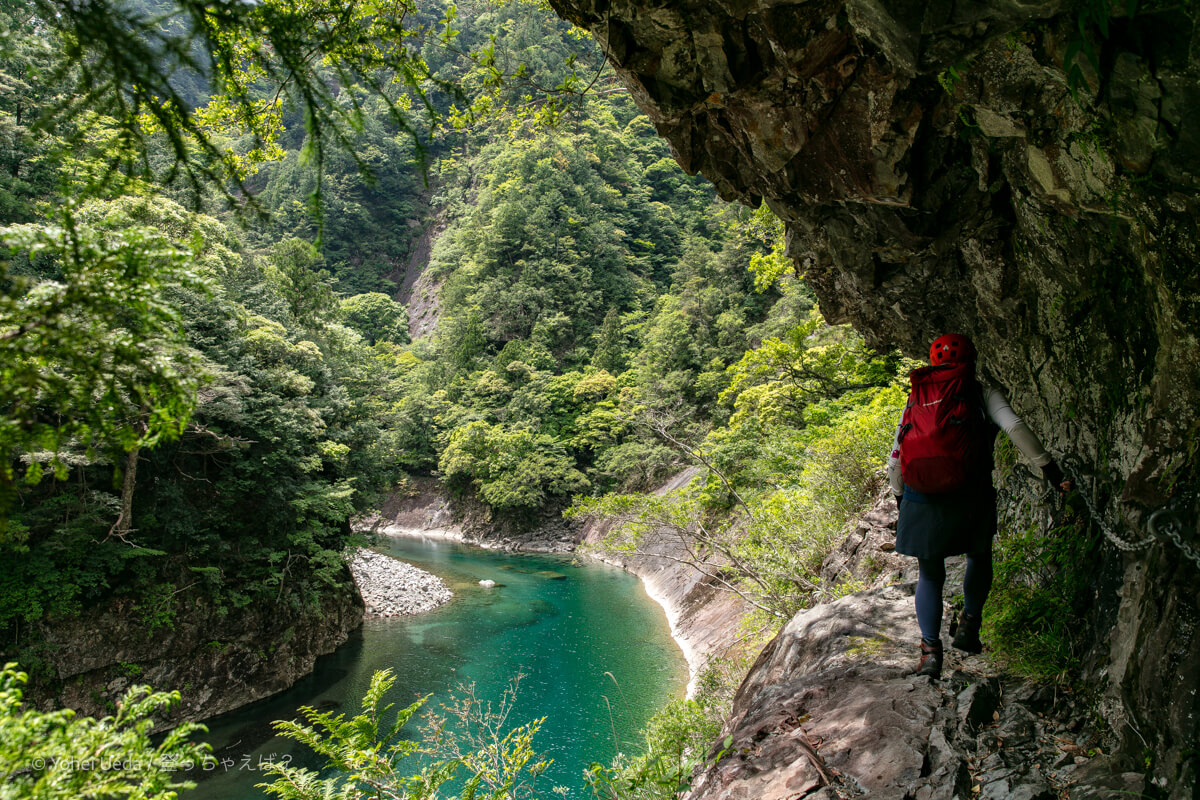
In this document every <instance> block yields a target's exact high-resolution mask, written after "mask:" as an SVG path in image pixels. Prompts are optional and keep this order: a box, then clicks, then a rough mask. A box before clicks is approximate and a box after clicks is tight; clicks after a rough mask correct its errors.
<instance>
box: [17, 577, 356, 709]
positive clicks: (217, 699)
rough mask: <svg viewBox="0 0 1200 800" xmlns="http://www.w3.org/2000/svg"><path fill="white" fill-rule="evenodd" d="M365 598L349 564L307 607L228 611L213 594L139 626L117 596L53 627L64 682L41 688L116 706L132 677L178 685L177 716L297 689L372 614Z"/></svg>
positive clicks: (75, 700)
mask: <svg viewBox="0 0 1200 800" xmlns="http://www.w3.org/2000/svg"><path fill="white" fill-rule="evenodd" d="M362 618H363V606H362V600H361V599H360V598H359V596H358V591H357V590H356V589H355V586H354V583H353V581H351V580H350V576H349V573H347V574H346V575H345V576H344V580H343V581H342V583H340V584H339V585H337V586H336V587H333V588H332V589H330V590H328V591H326V592H325V593H324V594H323V596H322V597H321V600H320V607H319V608H318V609H316V610H314V611H312V612H310V613H309V614H307V615H300V614H290V613H283V612H282V610H281V609H279V608H277V607H275V606H273V605H272V604H269V603H263V604H258V605H250V606H247V607H245V608H240V609H226V610H225V611H224V612H221V613H218V612H217V610H216V609H214V608H213V607H212V606H211V605H210V604H208V603H207V602H206V601H201V602H198V603H192V604H191V605H189V606H187V607H186V609H185V610H182V611H180V612H179V614H178V616H177V617H176V619H175V621H174V622H173V624H171V625H169V626H167V627H164V628H160V629H157V630H150V631H141V632H140V635H134V634H133V633H131V625H132V624H133V622H132V620H134V619H136V615H135V614H134V613H133V612H132V611H131V610H130V609H128V608H123V607H121V606H120V605H119V604H113V605H110V606H108V607H105V608H103V609H97V610H93V611H91V612H85V613H84V614H81V615H79V616H77V617H72V618H69V619H64V620H57V621H55V622H54V623H53V624H52V625H46V627H45V632H44V634H45V642H46V645H47V650H46V656H45V657H46V660H47V662H48V666H49V668H50V670H52V671H53V673H54V676H55V680H54V681H53V684H54V686H52V687H47V686H44V685H41V684H42V683H43V682H41V681H39V682H38V684H36V685H34V686H33V687H32V689H33V691H32V692H31V694H30V696H31V697H40V698H42V699H43V700H53V703H54V705H55V706H56V707H64V708H73V709H76V710H77V711H79V712H80V713H83V714H89V715H93V716H98V717H99V716H106V715H108V714H111V713H112V709H113V705H112V704H113V703H115V702H116V701H117V700H118V699H120V697H121V695H123V694H124V692H125V690H126V689H128V688H129V686H130V685H132V684H136V683H148V684H150V685H151V686H153V687H154V688H155V689H158V690H163V691H166V690H171V689H175V690H178V691H179V692H180V694H181V695H182V702H181V703H180V704H179V705H178V706H176V707H175V709H173V712H172V715H171V717H170V718H169V719H168V721H169V722H179V721H182V720H198V719H206V718H208V717H212V716H215V715H217V714H221V713H223V712H225V711H229V710H232V709H234V708H237V707H238V706H242V705H245V704H246V703H250V702H253V701H254V700H258V699H260V698H263V697H268V696H269V695H272V694H275V693H276V692H280V691H283V690H284V689H287V688H288V687H290V686H291V685H292V684H294V683H295V682H296V681H297V680H299V679H300V678H302V677H304V676H305V675H307V674H308V673H310V672H311V671H312V668H313V663H314V662H315V661H316V658H317V656H319V655H324V654H325V653H330V652H332V651H333V650H334V649H335V648H336V647H337V646H338V645H340V644H341V643H342V642H344V641H346V637H347V636H348V635H349V633H350V631H352V630H354V629H355V628H357V627H358V626H359V625H360V624H362Z"/></svg>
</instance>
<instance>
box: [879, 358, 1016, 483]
mask: <svg viewBox="0 0 1200 800" xmlns="http://www.w3.org/2000/svg"><path fill="white" fill-rule="evenodd" d="M909 381H910V382H911V383H912V390H911V391H910V392H909V395H908V406H906V407H905V409H904V415H903V416H902V417H901V418H900V436H899V442H900V474H901V475H902V476H903V477H904V483H905V484H906V485H908V486H911V487H912V488H914V489H916V490H917V491H918V492H923V493H927V494H938V493H940V492H950V491H954V490H955V489H962V488H964V487H966V486H967V485H969V484H970V483H971V482H972V481H973V480H974V479H977V478H979V477H980V476H981V475H983V474H986V473H987V472H988V471H990V469H991V449H992V447H991V446H992V442H993V441H994V439H995V432H994V431H993V430H991V426H990V425H989V424H988V418H987V412H986V411H985V409H984V407H983V388H982V387H981V386H980V385H979V382H978V381H977V380H975V365H974V364H970V363H968V364H945V365H942V366H937V367H922V368H920V369H915V370H913V371H912V373H911V374H910V375H909Z"/></svg>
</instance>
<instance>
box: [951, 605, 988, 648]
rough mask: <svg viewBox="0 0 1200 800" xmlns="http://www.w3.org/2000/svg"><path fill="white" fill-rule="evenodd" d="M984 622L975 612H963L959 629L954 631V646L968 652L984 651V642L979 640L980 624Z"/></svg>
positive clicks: (959, 621)
mask: <svg viewBox="0 0 1200 800" xmlns="http://www.w3.org/2000/svg"><path fill="white" fill-rule="evenodd" d="M981 622H983V620H981V619H980V618H979V617H977V616H975V615H974V614H968V613H967V612H965V611H964V612H963V614H962V616H961V617H959V620H958V630H956V631H955V632H954V647H955V649H956V650H962V651H963V652H966V653H982V652H983V642H981V641H979V625H980V623H981Z"/></svg>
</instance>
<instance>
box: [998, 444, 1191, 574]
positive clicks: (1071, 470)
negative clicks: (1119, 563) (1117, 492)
mask: <svg viewBox="0 0 1200 800" xmlns="http://www.w3.org/2000/svg"><path fill="white" fill-rule="evenodd" d="M1059 463H1060V464H1061V465H1062V466H1063V468H1064V472H1065V473H1066V475H1067V477H1068V478H1070V479H1072V480H1073V481H1075V484H1076V487H1077V488H1078V491H1077V494H1078V495H1079V497H1080V498H1082V500H1083V503H1084V505H1085V506H1087V510H1088V514H1089V515H1090V516H1091V518H1092V520H1093V521H1094V522H1095V523H1096V527H1098V528H1099V529H1100V531H1101V533H1103V534H1104V538H1105V539H1107V540H1108V541H1109V542H1111V543H1112V545H1113V546H1114V547H1116V548H1117V549H1118V550H1121V551H1123V552H1126V553H1136V552H1141V551H1143V550H1146V549H1147V548H1149V547H1150V546H1151V545H1152V544H1154V542H1155V541H1156V540H1158V539H1167V540H1169V541H1170V542H1171V543H1172V544H1174V545H1175V546H1176V547H1177V548H1179V551H1180V552H1182V553H1183V554H1184V555H1185V556H1186V557H1187V558H1188V559H1189V560H1191V561H1192V562H1194V563H1195V564H1196V566H1197V567H1200V550H1198V549H1197V548H1196V547H1195V546H1194V545H1192V544H1190V543H1189V542H1188V541H1186V540H1185V538H1184V536H1185V531H1186V529H1187V526H1186V523H1185V521H1184V512H1183V511H1182V510H1181V509H1179V508H1177V507H1176V506H1175V504H1169V505H1166V506H1163V507H1161V508H1159V509H1158V510H1156V511H1155V512H1154V513H1152V514H1151V515H1150V517H1149V519H1148V520H1147V522H1146V527H1147V529H1148V534H1147V535H1146V536H1145V538H1143V539H1140V540H1131V539H1128V538H1126V537H1124V536H1122V535H1120V534H1118V533H1117V532H1116V530H1114V528H1115V527H1117V526H1114V525H1112V524H1111V523H1110V522H1109V521H1108V519H1107V518H1106V517H1105V515H1104V513H1103V511H1102V510H1101V509H1100V508H1099V506H1098V502H1097V501H1096V500H1095V499H1094V495H1095V494H1096V488H1097V487H1096V483H1097V480H1098V479H1097V478H1096V477H1095V476H1093V477H1092V480H1091V485H1090V487H1089V486H1087V485H1086V484H1085V479H1086V476H1087V475H1088V472H1087V470H1086V469H1085V468H1084V466H1083V463H1082V462H1081V461H1080V460H1079V459H1078V458H1076V457H1075V456H1064V457H1063V458H1062V459H1061V461H1060V462H1059ZM1011 474H1012V475H1016V476H1020V475H1022V474H1023V475H1024V476H1027V477H1029V478H1031V479H1033V480H1034V481H1035V482H1037V483H1044V479H1043V478H1041V477H1040V476H1037V475H1035V474H1034V473H1033V471H1032V470H1030V469H1029V468H1028V467H1026V466H1025V465H1024V464H1021V463H1018V464H1015V465H1013V468H1012V472H1011ZM1012 494H1013V495H1015V494H1016V493H1015V492H1013V493H1012ZM1035 500H1036V502H1037V504H1038V505H1039V506H1040V507H1041V508H1042V509H1044V513H1042V514H1039V516H1040V517H1042V519H1040V520H1039V522H1042V523H1043V524H1044V525H1045V526H1046V527H1047V528H1048V527H1049V526H1050V525H1051V524H1052V523H1053V521H1054V515H1055V513H1056V512H1058V511H1060V510H1061V508H1062V499H1061V497H1060V495H1059V493H1058V492H1056V491H1055V490H1054V487H1049V486H1048V487H1047V489H1046V491H1045V492H1044V493H1042V494H1041V495H1039V496H1037V497H1036V498H1035ZM1018 505H1019V502H1018Z"/></svg>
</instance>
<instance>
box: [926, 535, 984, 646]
mask: <svg viewBox="0 0 1200 800" xmlns="http://www.w3.org/2000/svg"><path fill="white" fill-rule="evenodd" d="M917 565H918V566H919V567H920V568H921V575H920V577H919V578H917V624H918V625H920V626H921V638H922V639H924V640H925V641H927V642H936V641H938V640H940V639H941V630H942V587H943V586H944V585H945V584H946V561H945V559H942V558H919V559H917ZM991 588H992V553H991V551H990V550H988V551H987V552H984V553H968V554H967V573H966V575H964V576H963V598H964V599H963V611H964V612H965V613H967V614H970V615H972V616H975V617H981V616H983V603H984V601H986V600H987V596H988V592H989V591H991Z"/></svg>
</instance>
